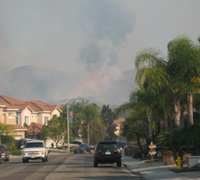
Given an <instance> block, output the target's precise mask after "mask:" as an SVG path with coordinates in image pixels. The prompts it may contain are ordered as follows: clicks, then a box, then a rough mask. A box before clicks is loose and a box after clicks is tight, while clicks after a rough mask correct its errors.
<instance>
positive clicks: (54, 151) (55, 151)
mask: <svg viewBox="0 0 200 180" xmlns="http://www.w3.org/2000/svg"><path fill="white" fill-rule="evenodd" d="M50 153H68V152H67V151H66V152H65V151H58V150H52V151H51V152H50Z"/></svg>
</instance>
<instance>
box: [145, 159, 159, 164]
mask: <svg viewBox="0 0 200 180" xmlns="http://www.w3.org/2000/svg"><path fill="white" fill-rule="evenodd" d="M156 161H161V160H160V159H153V162H156ZM151 162H152V160H147V161H145V163H151Z"/></svg>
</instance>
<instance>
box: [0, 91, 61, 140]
mask: <svg viewBox="0 0 200 180" xmlns="http://www.w3.org/2000/svg"><path fill="white" fill-rule="evenodd" d="M61 112H62V110H61V109H60V108H59V107H58V106H57V105H49V104H46V103H44V102H41V101H36V100H33V101H30V100H29V101H21V100H18V99H14V98H11V97H8V96H3V95H0V122H1V123H4V124H9V125H13V126H14V128H15V138H16V139H21V138H24V136H25V131H26V130H27V129H26V128H24V126H29V125H30V124H31V123H32V122H33V123H38V124H41V125H43V124H45V123H47V122H48V121H49V120H50V119H51V118H52V117H53V115H57V116H60V113H61ZM19 132H24V133H21V135H20V133H19ZM22 134H23V135H22Z"/></svg>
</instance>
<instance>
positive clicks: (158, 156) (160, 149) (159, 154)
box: [155, 147, 164, 158]
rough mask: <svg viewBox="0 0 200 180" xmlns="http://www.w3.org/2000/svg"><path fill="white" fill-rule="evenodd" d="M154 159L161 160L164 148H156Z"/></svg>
mask: <svg viewBox="0 0 200 180" xmlns="http://www.w3.org/2000/svg"><path fill="white" fill-rule="evenodd" d="M155 150H156V158H161V157H162V156H163V152H164V147H156V149H155Z"/></svg>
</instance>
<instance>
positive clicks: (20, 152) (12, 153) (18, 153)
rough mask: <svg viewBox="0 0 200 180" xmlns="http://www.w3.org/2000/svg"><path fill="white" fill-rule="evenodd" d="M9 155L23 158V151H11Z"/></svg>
mask: <svg viewBox="0 0 200 180" xmlns="http://www.w3.org/2000/svg"><path fill="white" fill-rule="evenodd" d="M9 154H10V155H17V156H21V155H22V151H21V150H19V149H16V150H10V151H9Z"/></svg>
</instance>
